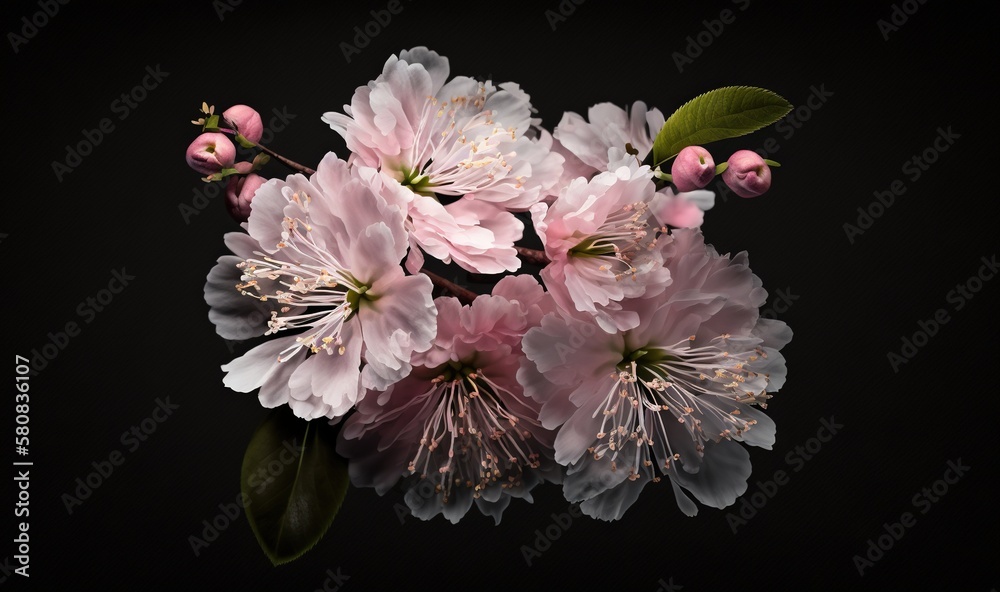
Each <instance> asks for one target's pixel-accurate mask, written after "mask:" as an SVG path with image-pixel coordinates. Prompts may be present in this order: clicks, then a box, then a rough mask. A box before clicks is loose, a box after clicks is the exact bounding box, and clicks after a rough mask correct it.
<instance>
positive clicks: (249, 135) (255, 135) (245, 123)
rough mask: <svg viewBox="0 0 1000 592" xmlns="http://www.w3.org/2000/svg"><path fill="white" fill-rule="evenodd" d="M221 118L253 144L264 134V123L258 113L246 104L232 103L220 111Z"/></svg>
mask: <svg viewBox="0 0 1000 592" xmlns="http://www.w3.org/2000/svg"><path fill="white" fill-rule="evenodd" d="M222 119H224V120H226V121H227V122H229V125H231V126H233V128H234V129H235V130H236V131H237V132H239V133H240V134H242V135H243V137H244V138H246V139H248V140H250V141H251V142H253V143H254V144H256V143H257V142H260V137H261V136H263V135H264V123H263V122H262V121H261V119H260V113H257V112H256V111H254V110H253V109H252V108H250V107H247V106H246V105H233V106H232V107H230V108H228V109H226V110H225V111H223V112H222Z"/></svg>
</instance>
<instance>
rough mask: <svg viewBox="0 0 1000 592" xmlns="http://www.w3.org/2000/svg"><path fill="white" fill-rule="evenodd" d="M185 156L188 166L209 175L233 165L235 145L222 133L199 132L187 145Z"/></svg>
mask: <svg viewBox="0 0 1000 592" xmlns="http://www.w3.org/2000/svg"><path fill="white" fill-rule="evenodd" d="M186 158H187V163H188V166H189V167H191V168H193V169H194V170H196V171H198V172H199V173H202V174H204V175H211V174H213V173H218V172H219V171H221V170H222V169H224V168H228V167H231V166H233V161H235V160H236V146H234V145H233V143H232V142H231V141H229V138H227V137H226V136H225V135H224V134H220V133H217V132H211V133H206V134H201V135H200V136H198V137H197V138H195V139H194V142H191V145H190V146H188V149H187V155H186Z"/></svg>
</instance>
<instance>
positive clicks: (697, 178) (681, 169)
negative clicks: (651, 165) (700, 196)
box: [670, 146, 715, 191]
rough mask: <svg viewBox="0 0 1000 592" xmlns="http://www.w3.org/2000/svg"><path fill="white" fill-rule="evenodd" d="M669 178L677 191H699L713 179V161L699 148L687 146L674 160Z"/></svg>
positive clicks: (706, 152)
mask: <svg viewBox="0 0 1000 592" xmlns="http://www.w3.org/2000/svg"><path fill="white" fill-rule="evenodd" d="M670 176H671V177H673V183H674V185H676V186H677V190H678V191H694V190H695V189H701V188H702V187H704V186H705V185H708V182H709V181H711V180H712V178H713V177H715V161H714V160H712V155H711V154H709V153H708V150H705V149H704V148H702V147H701V146H688V147H687V148H685V149H684V150H681V151H680V154H678V155H677V158H675V159H674V164H673V166H671V167H670Z"/></svg>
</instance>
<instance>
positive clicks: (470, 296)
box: [420, 269, 479, 304]
mask: <svg viewBox="0 0 1000 592" xmlns="http://www.w3.org/2000/svg"><path fill="white" fill-rule="evenodd" d="M420 273H422V274H424V275H426V276H427V277H429V278H431V283H433V284H434V285H435V286H437V287H439V288H441V289H443V290H444V291H445V292H448V293H449V294H451V295H452V296H454V297H455V298H458V301H459V302H461V303H462V304H472V301H473V300H475V299H476V296H479V294H476V293H475V292H473V291H472V290H469V289H467V288H463V287H462V286H459V285H457V284H455V283H454V282H452V281H449V280H446V279H444V278H443V277H441V276H439V275H438V274H436V273H434V272H433V271H428V270H426V269H421V270H420Z"/></svg>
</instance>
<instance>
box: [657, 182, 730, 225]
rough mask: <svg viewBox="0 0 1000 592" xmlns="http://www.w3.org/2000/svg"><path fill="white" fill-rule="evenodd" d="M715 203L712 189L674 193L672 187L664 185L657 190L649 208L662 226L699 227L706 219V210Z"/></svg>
mask: <svg viewBox="0 0 1000 592" xmlns="http://www.w3.org/2000/svg"><path fill="white" fill-rule="evenodd" d="M714 205H715V194H714V193H712V192H711V191H706V190H696V191H687V192H684V193H674V192H673V190H672V189H670V187H664V188H663V189H661V190H659V191H657V192H656V196H655V197H653V199H652V201H651V202H650V204H649V208H650V211H652V213H653V216H654V217H655V218H656V220H657V221H658V222H659V224H660V226H671V227H673V228H699V227H700V226H701V225H702V223H703V222H704V221H705V211H706V210H710V209H712V206H714Z"/></svg>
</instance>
